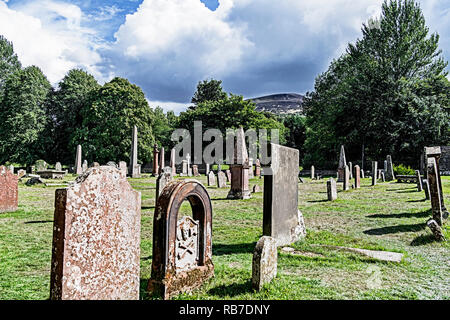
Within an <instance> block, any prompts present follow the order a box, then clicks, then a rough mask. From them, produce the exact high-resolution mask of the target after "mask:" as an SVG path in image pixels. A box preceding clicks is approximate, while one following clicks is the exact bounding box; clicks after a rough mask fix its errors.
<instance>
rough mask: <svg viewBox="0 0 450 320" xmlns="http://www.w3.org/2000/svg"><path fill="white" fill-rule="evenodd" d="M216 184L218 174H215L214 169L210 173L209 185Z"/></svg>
mask: <svg viewBox="0 0 450 320" xmlns="http://www.w3.org/2000/svg"><path fill="white" fill-rule="evenodd" d="M215 185H216V175H215V174H214V171H212V170H211V171H210V172H209V173H208V187H211V186H215Z"/></svg>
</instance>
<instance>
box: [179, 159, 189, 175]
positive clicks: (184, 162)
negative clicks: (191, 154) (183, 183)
mask: <svg viewBox="0 0 450 320" xmlns="http://www.w3.org/2000/svg"><path fill="white" fill-rule="evenodd" d="M187 175H188V162H187V160H181V174H180V176H182V177H186V176H187Z"/></svg>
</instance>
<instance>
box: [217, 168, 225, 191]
mask: <svg viewBox="0 0 450 320" xmlns="http://www.w3.org/2000/svg"><path fill="white" fill-rule="evenodd" d="M226 187H227V177H226V175H225V173H224V172H223V171H219V172H217V188H226Z"/></svg>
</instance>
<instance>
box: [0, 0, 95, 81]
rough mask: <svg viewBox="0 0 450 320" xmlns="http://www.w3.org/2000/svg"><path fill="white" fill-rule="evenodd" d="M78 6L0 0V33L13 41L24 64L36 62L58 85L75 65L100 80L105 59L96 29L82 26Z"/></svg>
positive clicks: (80, 12) (46, 2)
mask: <svg viewBox="0 0 450 320" xmlns="http://www.w3.org/2000/svg"><path fill="white" fill-rule="evenodd" d="M82 19H83V12H82V11H81V10H80V8H79V7H77V6H75V5H72V4H68V3H64V2H55V1H40V2H26V3H24V4H21V5H17V6H14V7H13V8H9V7H8V5H7V4H6V3H4V2H0V34H2V35H4V36H5V37H6V38H7V39H8V40H9V41H12V42H13V44H14V50H15V52H16V53H17V55H18V56H19V59H20V61H21V62H22V64H23V65H24V66H29V65H37V66H38V67H40V68H41V69H42V71H43V72H44V73H45V75H46V76H47V77H48V79H49V80H50V82H52V83H53V84H56V83H57V82H58V81H59V80H60V79H61V78H63V77H64V75H65V74H66V73H67V71H69V70H70V69H72V68H76V67H82V68H84V69H86V71H88V72H90V73H92V74H93V75H95V76H96V77H97V78H100V80H101V79H102V78H103V77H102V74H101V73H100V72H99V70H98V68H97V67H96V64H97V63H99V62H101V60H102V58H101V56H100V55H99V53H97V49H98V48H99V46H100V43H101V42H99V41H98V39H96V38H95V32H94V31H92V30H89V29H85V28H83V27H82V26H81V21H82Z"/></svg>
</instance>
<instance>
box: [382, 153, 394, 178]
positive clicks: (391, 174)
mask: <svg viewBox="0 0 450 320" xmlns="http://www.w3.org/2000/svg"><path fill="white" fill-rule="evenodd" d="M386 165H387V168H386V171H385V173H384V174H385V179H386V181H392V180H394V179H395V176H394V165H393V163H392V157H391V156H390V155H388V156H387V157H386Z"/></svg>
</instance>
